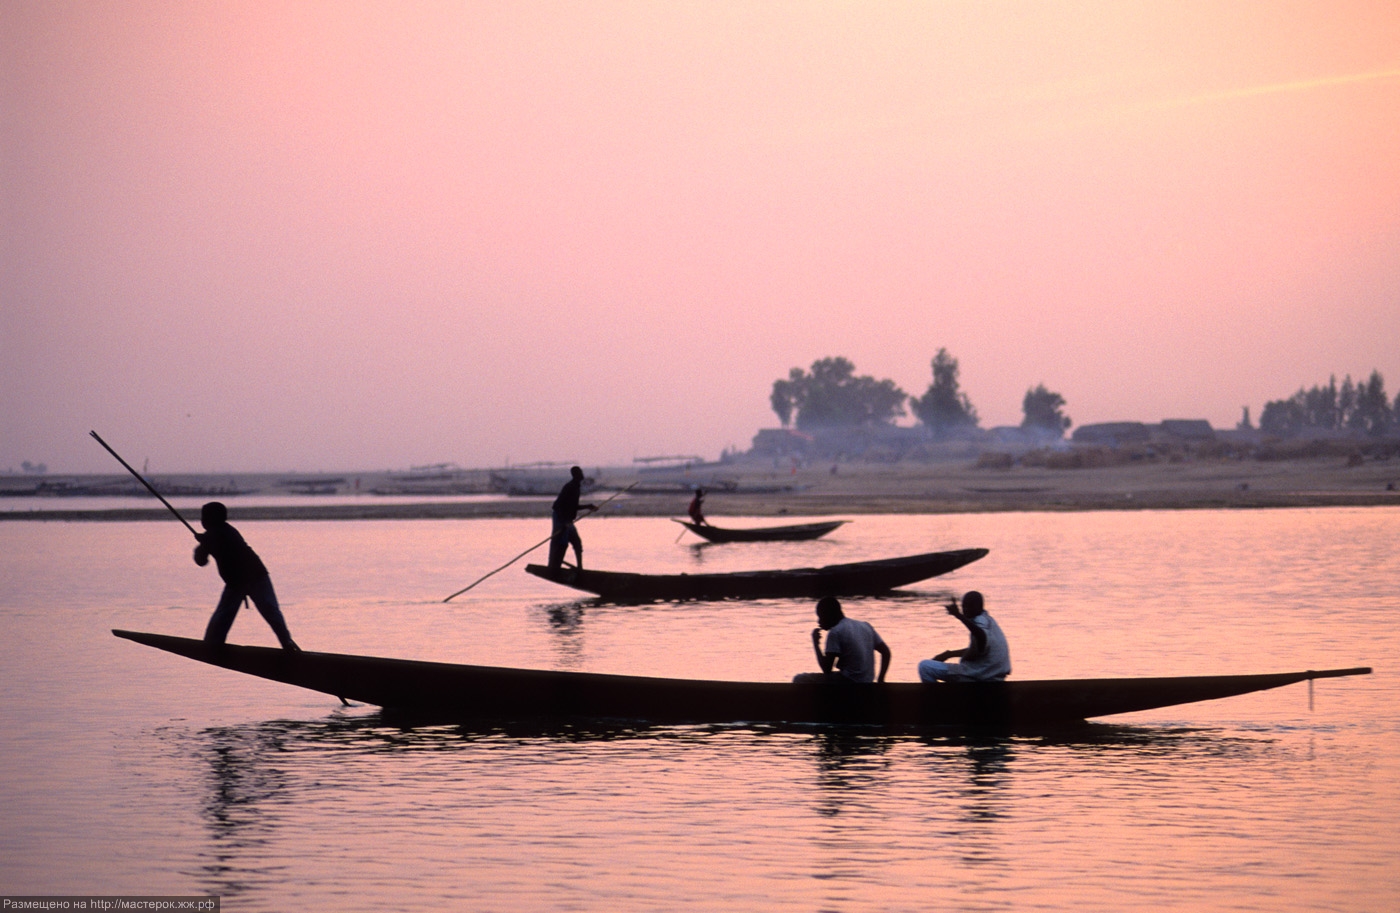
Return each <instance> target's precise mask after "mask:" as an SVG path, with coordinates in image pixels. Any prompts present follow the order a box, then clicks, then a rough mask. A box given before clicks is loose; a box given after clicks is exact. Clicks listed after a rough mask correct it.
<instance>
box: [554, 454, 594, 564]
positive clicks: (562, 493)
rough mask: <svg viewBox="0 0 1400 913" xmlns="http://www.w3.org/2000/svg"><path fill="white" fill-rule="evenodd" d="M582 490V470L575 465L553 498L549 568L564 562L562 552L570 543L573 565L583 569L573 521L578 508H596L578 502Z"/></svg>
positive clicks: (580, 543) (581, 555)
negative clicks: (572, 549) (552, 529)
mask: <svg viewBox="0 0 1400 913" xmlns="http://www.w3.org/2000/svg"><path fill="white" fill-rule="evenodd" d="M582 492H583V470H582V469H580V468H579V467H577V466H575V467H573V468H572V469H570V470H569V481H567V482H565V483H564V487H563V488H561V489H559V497H557V498H555V499H554V507H553V515H554V531H553V533H551V535H550V540H549V569H550V570H551V571H557V570H559V568H560V567H562V566H563V564H564V553H565V552H566V551H568V548H569V546H570V545H572V546H573V547H574V565H575V566H576V567H577V568H578V569H579V570H582V569H583V540H582V539H580V538H579V535H578V529H577V528H576V527H575V526H574V521H575V520H577V519H578V512H579V511H580V510H590V511H593V510H597V509H598V507H597V505H595V504H579V502H578V501H579V497H580V495H581V494H582Z"/></svg>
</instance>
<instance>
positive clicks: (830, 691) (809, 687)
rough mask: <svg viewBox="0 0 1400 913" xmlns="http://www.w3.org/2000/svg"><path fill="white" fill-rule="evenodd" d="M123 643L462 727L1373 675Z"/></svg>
mask: <svg viewBox="0 0 1400 913" xmlns="http://www.w3.org/2000/svg"><path fill="white" fill-rule="evenodd" d="M112 633H113V634H115V635H116V636H118V637H123V638H126V639H127V640H132V641H135V642H136V643H140V644H145V645H146V646H149V647H155V648H157V649H160V650H166V651H168V652H170V653H175V654H177V655H180V656H185V657H188V658H189V659H193V660H197V661H199V662H203V663H209V664H210V665H214V666H220V667H222V668H225V669H231V670H233V671H236V672H242V673H245V674H247V675H255V676H257V677H259V678H265V679H270V680H272V681H277V682H284V683H286V684H289V685H295V686H297V687H300V688H307V689H310V690H312V691H318V692H321V693H322V694H327V695H332V696H335V697H338V698H342V699H346V700H351V701H358V702H362V703H365V704H370V705H373V706H376V707H382V708H384V709H385V710H386V711H398V712H401V713H403V714H405V715H408V716H413V717H420V718H424V719H437V720H444V721H446V720H456V721H463V722H467V721H496V722H516V721H545V722H570V723H577V722H587V721H629V722H640V723H648V724H663V725H664V724H679V723H760V724H833V723H835V724H843V723H861V724H874V725H884V726H959V727H968V726H993V727H1004V728H1012V729H1032V728H1044V727H1053V726H1061V725H1067V724H1073V723H1078V722H1082V721H1084V720H1088V719H1094V718H1097V717H1103V716H1112V715H1114V714H1120V713H1132V712H1136V711H1141V710H1154V709H1157V708H1160V707H1170V706H1174V705H1177V704H1188V703H1193V702H1196V701H1208V700H1216V699H1219V698H1224V697H1233V696H1235V695H1239V694H1248V693H1250V692H1253V691H1264V690H1267V689H1270V688H1278V687H1282V686H1284V685H1290V684H1294V683H1296V682H1303V681H1308V680H1310V679H1317V678H1336V677H1339V676H1346V675H1365V674H1367V673H1369V672H1370V671H1371V670H1370V669H1368V668H1354V669H1327V670H1321V671H1314V670H1309V671H1306V672H1284V673H1275V674H1266V675H1208V676H1183V677H1174V678H1109V679H1057V680H1047V681H1006V682H957V683H954V682H941V683H938V684H932V685H929V684H920V683H906V682H898V683H885V684H878V685H851V684H826V683H823V684H793V683H786V682H726V681H702V680H694V679H669V678H648V677H643V676H633V675H601V674H597V673H589V672H556V671H546V670H534V669H507V668H499V667H492V666H468V665H456V664H452V663H434V662H421V661H417V660H405V659H388V658H384V657H378V656H354V655H349V654H343V653H314V652H309V651H308V652H297V653H292V652H288V651H285V650H281V649H278V648H275V647H245V646H235V645H232V644H227V645H223V646H218V647H214V646H210V645H209V644H206V643H204V642H203V641H202V640H195V639H193V638H188V637H171V636H169V635H164V634H147V633H141V632H135V631H120V630H113V631H112Z"/></svg>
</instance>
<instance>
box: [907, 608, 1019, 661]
mask: <svg viewBox="0 0 1400 913" xmlns="http://www.w3.org/2000/svg"><path fill="white" fill-rule="evenodd" d="M948 614H949V615H952V616H953V617H954V618H956V619H957V620H958V621H961V622H962V623H963V625H964V626H965V627H966V628H967V630H968V634H969V635H970V639H969V641H968V645H967V646H966V647H963V648H962V649H961V650H944V651H943V652H942V653H940V654H938V655H937V656H935V657H934V658H933V659H925V660H922V661H921V662H920V663H919V681H921V682H937V681H973V682H994V681H1000V680H1002V679H1004V678H1006V677H1007V676H1008V675H1010V674H1011V648H1010V647H1009V646H1007V643H1006V635H1005V634H1003V633H1001V626H1000V625H998V624H997V623H996V620H995V619H994V618H992V616H990V615H988V614H987V612H986V610H985V609H984V608H983V604H982V594H981V593H979V592H977V591H976V590H973V591H971V592H969V593H964V594H963V604H962V610H961V611H959V610H958V601H957V600H956V599H954V600H953V601H952V602H950V603H948ZM950 659H957V660H958V663H957V664H956V665H954V664H952V663H949V662H947V660H950Z"/></svg>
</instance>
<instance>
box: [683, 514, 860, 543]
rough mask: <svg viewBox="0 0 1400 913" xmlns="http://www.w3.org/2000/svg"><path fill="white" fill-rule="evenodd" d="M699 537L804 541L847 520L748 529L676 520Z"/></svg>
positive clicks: (819, 536) (753, 540) (762, 540)
mask: <svg viewBox="0 0 1400 913" xmlns="http://www.w3.org/2000/svg"><path fill="white" fill-rule="evenodd" d="M671 519H672V520H675V522H677V523H679V524H680V525H681V526H684V527H685V528H686V529H688V530H690V531H691V532H692V533H694V534H695V535H697V536H699V537H700V538H701V539H705V540H707V541H709V542H806V541H808V540H810V539H820V538H821V537H822V536H825V535H826V534H827V533H829V532H831V531H832V530H833V529H835V528H836V527H838V526H840V525H842V524H843V523H849V522H850V521H849V520H825V521H822V522H820V523H798V524H795V525H793V526H755V527H751V528H749V529H732V528H727V527H723V526H711V525H710V524H708V523H692V522H690V521H689V520H676V519H675V517H672V518H671Z"/></svg>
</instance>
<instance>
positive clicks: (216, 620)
mask: <svg viewBox="0 0 1400 913" xmlns="http://www.w3.org/2000/svg"><path fill="white" fill-rule="evenodd" d="M199 523H200V525H201V526H203V527H204V530H205V531H204V532H202V533H196V534H195V538H196V539H198V540H199V545H197V546H195V550H194V563H195V564H197V565H199V566H200V567H204V566H205V565H206V564H208V563H209V559H210V558H211V557H212V558H213V559H214V563H215V564H216V565H217V566H218V568H219V576H220V577H222V578H223V580H224V592H223V595H222V596H220V597H219V605H218V607H217V608H215V609H214V614H213V616H212V617H211V618H210V619H209V626H208V627H207V628H205V630H204V642H205V643H208V644H222V643H223V642H224V641H225V640H226V639H227V638H228V631H229V628H231V627H233V620H234V619H235V618H236V617H238V609H239V607H240V606H241V605H242V604H243V600H244V599H251V600H252V601H253V605H254V606H256V607H257V610H258V613H259V614H260V615H262V617H263V619H264V620H265V621H266V622H267V623H268V625H269V626H270V627H271V628H272V633H274V634H276V635H277V640H278V642H280V643H281V644H282V649H284V650H293V651H297V652H300V650H301V648H300V647H298V646H297V645H296V641H294V640H292V635H291V633H290V632H289V631H288V630H287V622H286V621H285V620H284V619H283V618H282V609H281V607H279V606H278V605H277V594H276V593H275V592H273V589H272V578H271V577H270V576H268V573H267V567H266V566H265V565H264V564H263V563H262V559H261V558H259V557H258V553H257V552H255V551H253V550H252V549H251V548H249V547H248V543H247V542H244V541H243V537H242V536H241V535H240V534H239V532H238V530H236V529H234V528H233V527H232V526H230V525H229V522H228V508H227V507H225V506H224V505H223V504H221V503H220V502H218V501H210V502H209V503H208V504H205V505H204V507H203V508H201V509H200V512H199Z"/></svg>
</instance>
